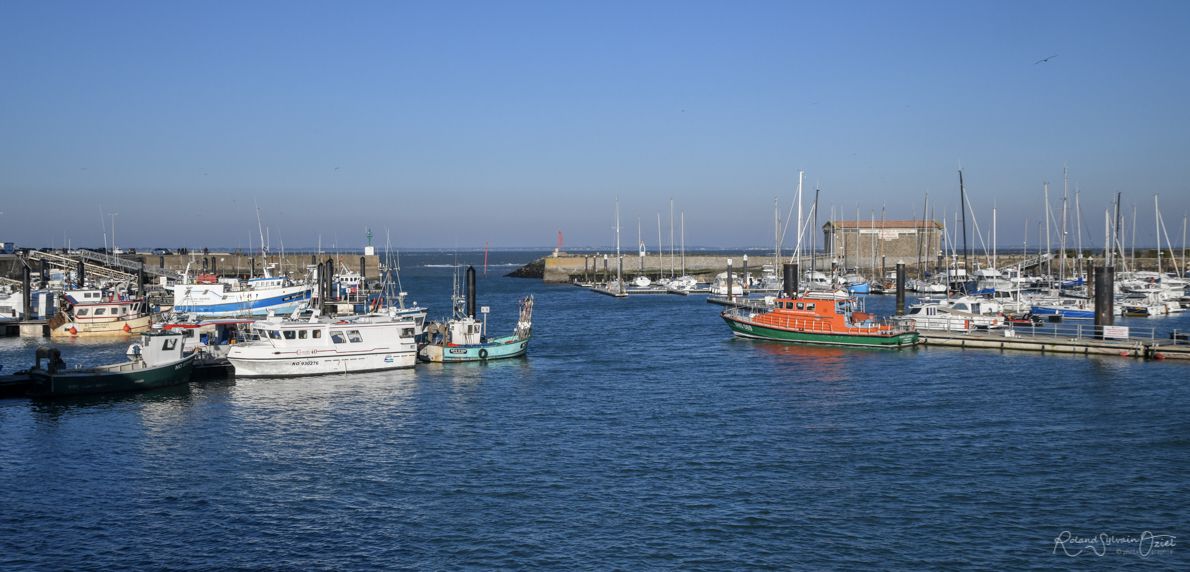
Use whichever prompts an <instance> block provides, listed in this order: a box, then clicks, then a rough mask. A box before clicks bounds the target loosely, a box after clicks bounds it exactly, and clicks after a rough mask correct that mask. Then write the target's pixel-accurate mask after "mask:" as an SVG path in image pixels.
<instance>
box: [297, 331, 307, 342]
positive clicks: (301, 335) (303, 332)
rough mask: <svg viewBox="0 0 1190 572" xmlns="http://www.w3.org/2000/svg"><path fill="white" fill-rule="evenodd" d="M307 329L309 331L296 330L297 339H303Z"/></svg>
mask: <svg viewBox="0 0 1190 572" xmlns="http://www.w3.org/2000/svg"><path fill="white" fill-rule="evenodd" d="M307 331H309V330H298V339H299V340H304V339H306V332H307Z"/></svg>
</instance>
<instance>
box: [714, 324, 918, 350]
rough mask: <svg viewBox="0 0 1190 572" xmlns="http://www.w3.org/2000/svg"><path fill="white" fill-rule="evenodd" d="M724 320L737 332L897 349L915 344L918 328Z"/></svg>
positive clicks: (802, 341)
mask: <svg viewBox="0 0 1190 572" xmlns="http://www.w3.org/2000/svg"><path fill="white" fill-rule="evenodd" d="M723 320H724V321H725V322H727V325H728V326H730V327H731V330H732V331H733V332H735V335H737V336H741V337H745V338H755V339H758V340H772V341H778V342H791V343H798V344H816V345H825V346H857V347H865V348H889V349H896V348H901V347H909V346H913V345H915V344H917V337H918V333H917V332H901V333H896V334H888V335H882V334H867V333H856V334H841V333H822V332H802V331H793V330H782V329H777V328H770V327H767V326H762V325H759V324H755V323H752V322H745V321H742V320H740V319H738V318H735V317H732V316H723Z"/></svg>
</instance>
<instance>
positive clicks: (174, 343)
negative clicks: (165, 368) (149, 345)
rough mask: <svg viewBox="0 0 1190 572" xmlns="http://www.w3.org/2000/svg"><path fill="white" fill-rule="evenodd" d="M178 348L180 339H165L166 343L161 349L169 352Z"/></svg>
mask: <svg viewBox="0 0 1190 572" xmlns="http://www.w3.org/2000/svg"><path fill="white" fill-rule="evenodd" d="M176 347H178V338H165V342H164V343H162V344H161V349H163V350H166V351H169V350H172V349H174V348H176Z"/></svg>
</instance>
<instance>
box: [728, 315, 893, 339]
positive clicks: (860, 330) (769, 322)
mask: <svg viewBox="0 0 1190 572" xmlns="http://www.w3.org/2000/svg"><path fill="white" fill-rule="evenodd" d="M740 310H741V309H740V308H732V309H730V310H727V312H726V313H728V314H729V315H732V316H735V317H744V318H747V319H748V320H750V321H752V320H755V315H753V314H752V313H751V312H742V311H740ZM757 323H758V324H760V325H762V326H775V327H778V328H786V329H791V330H800V331H803V332H811V333H816V334H881V335H883V334H888V335H897V334H904V333H908V332H912V331H914V330H913V329H912V328H906V327H904V326H903V325H901V324H898V323H896V322H886V321H877V320H872V321H868V322H862V323H860V324H852V325H850V326H848V327H845V328H836V327H834V324H833V323H832V322H829V321H826V320H817V319H810V318H802V317H796V316H781V315H775V314H770V315H768V316H766V318H765V320H764V321H763V322H757Z"/></svg>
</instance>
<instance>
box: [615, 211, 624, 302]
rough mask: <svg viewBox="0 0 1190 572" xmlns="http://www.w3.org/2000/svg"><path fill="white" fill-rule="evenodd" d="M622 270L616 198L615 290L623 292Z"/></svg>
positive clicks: (618, 213) (618, 214)
mask: <svg viewBox="0 0 1190 572" xmlns="http://www.w3.org/2000/svg"><path fill="white" fill-rule="evenodd" d="M623 269H624V264H623V260H622V259H621V258H620V198H619V197H616V282H617V283H618V284H617V286H616V288H617V289H618V290H619V291H621V292H623V291H624V276H623V275H622V274H621V271H622V270H623Z"/></svg>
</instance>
